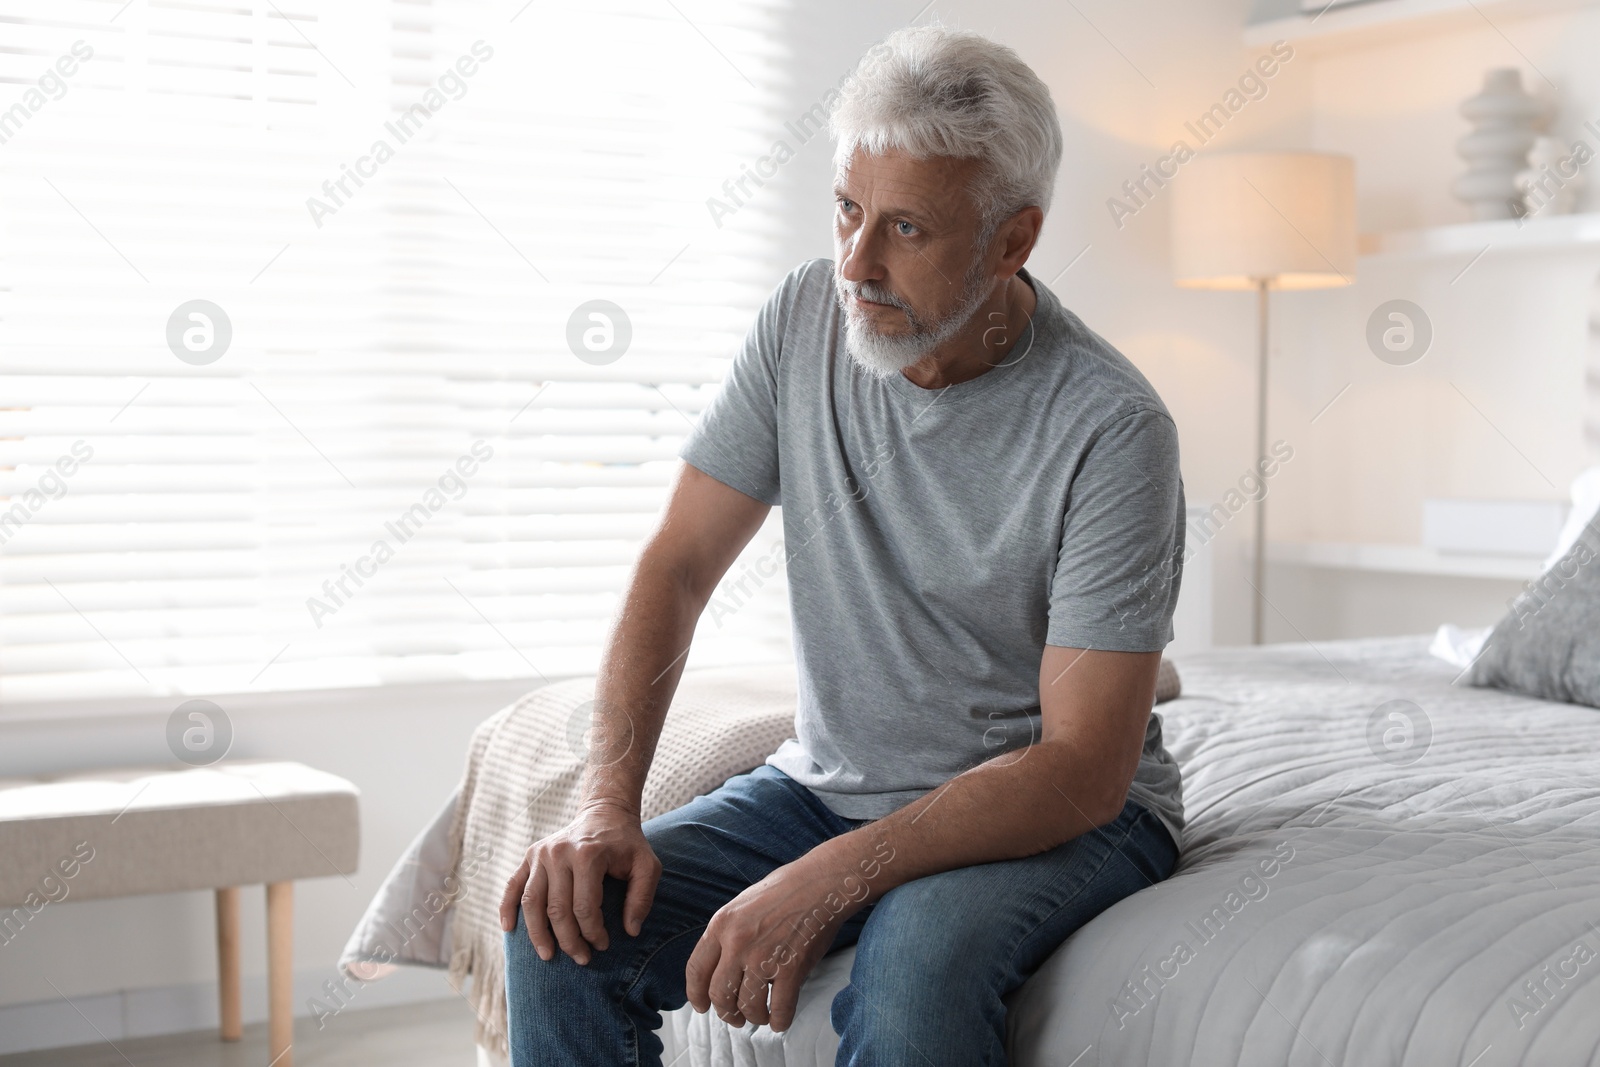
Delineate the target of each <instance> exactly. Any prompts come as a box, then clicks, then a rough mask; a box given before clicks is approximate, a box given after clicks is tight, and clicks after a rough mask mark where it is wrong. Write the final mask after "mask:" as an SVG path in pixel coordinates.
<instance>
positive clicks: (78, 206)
mask: <svg viewBox="0 0 1600 1067" xmlns="http://www.w3.org/2000/svg"><path fill="white" fill-rule="evenodd" d="M778 2H779V0H673V2H672V3H666V2H663V0H604V2H599V3H586V4H584V5H581V6H580V5H548V4H543V3H539V2H535V3H532V4H529V5H528V6H526V7H522V8H520V9H519V8H518V6H517V5H509V6H507V5H503V4H489V3H479V2H475V0H457V2H448V3H446V2H440V3H422V2H401V0H392V2H370V3H362V4H353V3H335V2H332V0H328V2H319V0H299V2H291V0H282V2H279V3H272V2H268V3H265V4H261V5H257V4H252V3H242V2H241V3H204V2H193V0H182V2H177V0H173V2H166V3H161V2H155V0H132V2H131V3H126V4H124V3H123V2H122V0H57V2H55V3H52V4H51V5H49V6H48V7H45V6H42V5H37V4H24V3H19V2H16V0H4V2H0V19H3V20H4V22H5V23H6V30H5V32H6V35H7V38H8V39H9V41H10V42H11V43H12V45H13V47H11V48H9V49H7V50H4V51H0V105H3V104H6V103H7V102H9V101H15V106H11V107H10V109H9V110H7V111H3V112H0V159H3V162H4V167H3V171H0V272H3V273H0V338H3V347H0V702H6V703H16V702H32V701H53V700H67V699H82V698H91V697H112V696H119V695H167V694H172V695H180V694H181V695H194V694H204V693H230V692H243V691H251V690H261V689H296V688H322V687H337V686H355V685H376V684H385V683H394V682H404V681H414V680H439V679H450V678H501V677H520V676H528V677H530V678H538V677H541V676H543V677H551V676H555V675H569V674H572V673H577V672H583V671H592V670H594V669H595V667H596V666H597V664H598V657H599V651H600V647H601V643H602V641H603V638H604V634H605V629H606V626H607V623H608V622H609V620H610V618H611V615H612V613H613V611H614V609H615V605H616V602H617V598H618V595H619V594H620V592H621V589H622V587H623V584H624V582H625V579H626V576H627V573H628V569H629V567H630V565H631V563H632V561H633V559H634V557H635V555H636V553H637V550H638V546H639V543H640V540H641V538H642V537H643V535H644V534H645V533H646V532H647V530H648V529H649V527H650V524H651V523H652V521H653V519H654V516H655V514H656V512H657V510H658V508H659V507H660V504H661V502H662V501H663V499H664V496H665V492H664V491H665V487H666V485H667V483H668V479H669V478H670V476H671V473H672V471H673V469H674V467H675V465H676V460H675V453H676V449H677V447H678V444H679V443H680V442H681V440H682V437H683V435H684V433H686V432H687V430H688V429H689V427H690V426H691V425H692V423H693V421H694V419H695V418H696V417H697V416H698V414H699V412H700V411H701V410H702V409H703V408H704V407H705V405H706V403H707V402H708V401H709V399H710V397H711V395H712V394H713V393H714V391H715V387H716V383H717V382H718V381H719V380H720V378H721V376H722V374H723V371H724V369H725V367H726V366H727V361H728V359H729V358H730V357H731V356H732V354H733V352H734V351H735V350H736V349H737V346H738V344H739V342H740V341H741V340H742V338H743V335H744V333H745V331H746V329H747V328H748V326H749V324H750V322H751V320H752V317H753V315H754V312H755V309H756V308H757V307H758V306H759V304H760V302H761V300H762V299H763V298H764V297H765V296H766V294H767V292H768V291H769V290H770V287H771V285H772V284H773V282H774V281H775V279H776V278H777V277H780V276H781V274H782V272H783V269H784V268H785V266H787V265H786V264H781V263H779V262H777V261H776V259H775V257H776V255H777V245H778V242H777V229H776V225H775V223H774V221H773V215H774V214H775V212H774V211H773V208H774V207H775V205H771V204H768V205H766V206H765V209H764V208H763V205H762V204H761V203H760V201H759V200H757V201H756V202H754V203H751V204H749V205H747V206H746V209H745V210H741V211H740V212H739V213H738V215H737V217H735V218H732V219H724V220H721V224H720V225H719V224H718V220H717V219H715V218H713V216H712V215H711V214H710V213H709V212H708V209H707V204H706V201H707V199H708V198H710V197H713V196H718V195H720V194H721V188H722V185H723V183H724V182H725V181H726V180H727V179H728V178H729V177H730V176H737V175H739V174H740V173H741V166H744V165H748V164H750V162H751V161H753V160H755V159H758V158H759V157H760V156H762V155H763V154H764V153H766V152H767V151H768V150H769V147H770V144H771V141H772V136H773V135H772V131H773V130H774V129H776V128H778V127H779V126H780V125H781V116H780V109H781V103H780V98H781V93H782V89H783V87H782V85H781V84H780V83H779V74H778V71H779V70H780V69H781V67H782V63H781V60H782V59H783V56H782V55H781V54H780V53H779V52H778V51H777V46H776V45H775V43H774V41H775V39H776V38H775V35H774V34H773V32H772V30H773V23H774V21H775V19H776V18H777V17H778V15H779V14H780V13H781V12H780V11H779V10H778V7H777V4H778ZM624 342H625V344H626V347H625V348H623V347H622V345H623V343H624ZM775 518H776V517H775V516H774V520H775ZM776 529H777V524H776V522H775V521H771V522H769V524H768V526H767V528H766V530H765V531H764V533H763V535H762V537H760V538H758V540H757V542H756V543H754V544H752V546H751V547H750V548H749V549H748V550H747V551H746V558H747V560H748V559H749V558H753V557H755V556H757V555H767V554H770V553H771V552H772V551H773V544H774V541H775V534H776ZM780 551H781V549H780ZM769 569H770V568H762V570H763V571H765V570H769ZM748 570H749V568H748V567H746V566H744V565H743V564H735V568H734V570H733V571H731V572H730V579H731V578H733V577H735V576H737V575H740V574H742V573H744V572H746V571H748ZM754 586H755V587H752V583H751V582H750V581H746V582H745V583H744V584H743V587H742V588H741V589H740V590H739V591H738V592H735V593H733V595H731V596H724V597H722V599H721V605H722V610H720V611H719V612H717V613H716V616H717V617H716V618H715V619H714V620H710V621H708V620H702V623H701V627H700V633H699V634H698V635H697V638H696V643H695V646H694V653H693V655H692V657H691V660H692V662H696V663H714V662H739V661H746V660H752V659H758V658H760V659H770V658H773V657H775V656H779V655H784V654H786V650H787V638H788V614H787V607H786V600H785V598H786V591H785V590H784V588H783V584H782V574H781V570H780V572H779V573H778V574H777V575H775V576H773V577H771V578H762V579H761V580H760V581H757V582H755V583H754ZM708 616H709V613H708Z"/></svg>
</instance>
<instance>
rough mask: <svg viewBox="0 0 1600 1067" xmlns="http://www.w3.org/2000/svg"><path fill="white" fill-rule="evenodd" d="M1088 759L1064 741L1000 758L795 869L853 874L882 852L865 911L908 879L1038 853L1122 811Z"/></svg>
mask: <svg viewBox="0 0 1600 1067" xmlns="http://www.w3.org/2000/svg"><path fill="white" fill-rule="evenodd" d="M1089 755H1090V754H1089V753H1086V752H1084V751H1083V750H1082V749H1081V748H1079V747H1075V746H1074V744H1073V742H1072V741H1071V740H1068V739H1061V740H1053V741H1041V742H1039V743H1037V744H1034V745H1031V746H1029V747H1028V748H1025V749H1020V750H1018V751H1016V752H1009V753H1006V754H1005V755H1003V756H999V757H996V758H995V759H992V760H988V761H986V762H984V763H982V764H979V765H978V766H977V767H974V768H972V769H970V770H968V771H965V772H963V773H961V774H959V775H957V776H955V777H954V778H952V779H950V781H948V782H946V783H945V784H944V785H942V786H940V787H939V788H937V789H934V790H931V791H930V792H928V793H926V794H925V795H923V796H921V797H919V798H917V799H916V800H914V801H912V802H911V803H910V804H907V805H906V806H905V807H903V808H901V809H900V810H898V811H896V812H894V813H892V814H890V815H888V816H885V817H884V818H882V819H879V820H877V821H876V822H871V823H868V824H867V825H865V826H863V827H861V828H859V829H856V830H852V831H850V832H849V833H847V834H841V835H840V836H838V837H835V838H833V839H832V840H830V841H827V842H825V843H823V844H822V845H819V846H817V848H815V849H813V850H812V851H811V852H810V853H809V854H808V855H807V856H806V859H805V861H803V862H813V863H817V864H819V865H822V866H824V867H830V868H834V867H836V868H837V870H838V871H840V872H841V877H843V876H848V875H854V874H855V872H857V871H860V870H865V869H867V868H866V867H864V866H863V864H864V863H870V860H871V858H872V857H873V856H874V855H877V856H880V857H881V855H883V854H884V852H885V851H886V849H885V845H887V849H891V850H892V853H891V854H892V855H893V857H894V860H893V862H890V863H885V864H882V865H881V869H875V874H874V876H873V877H870V878H863V879H861V881H863V882H864V883H865V884H866V887H867V893H866V894H865V895H864V896H860V897H859V898H857V902H858V903H860V904H863V905H865V904H868V903H871V902H872V901H874V900H876V899H877V898H878V897H880V896H882V895H883V894H885V893H887V892H888V891H889V890H891V889H893V888H894V887H895V886H897V885H901V884H903V883H905V882H909V881H912V880H913V879H916V878H922V877H925V876H927V875H930V874H937V873H939V872H940V871H947V870H953V869H954V868H957V867H967V866H970V865H972V864H975V863H991V862H994V861H996V860H1006V859H1017V858H1019V857H1022V856H1031V855H1034V854H1035V853H1039V852H1044V851H1046V850H1048V849H1051V848H1054V847H1056V846H1057V845H1059V844H1062V843H1063V842H1065V841H1069V840H1071V839H1072V838H1074V837H1077V836H1078V835H1080V834H1084V833H1087V832H1088V831H1090V830H1092V829H1094V828H1095V827H1097V826H1102V825H1104V824H1105V823H1107V822H1110V821H1111V820H1112V819H1114V818H1115V817H1116V814H1117V812H1115V811H1112V810H1111V809H1112V808H1113V807H1116V808H1118V810H1120V803H1119V802H1117V801H1116V794H1117V792H1118V783H1119V779H1120V775H1119V774H1118V771H1117V769H1116V768H1114V767H1106V766H1097V765H1096V761H1094V760H1092V759H1090V758H1089ZM1099 762H1101V763H1103V762H1104V761H1099ZM1122 791H1123V792H1124V793H1125V792H1126V786H1125V783H1124V784H1123V790H1122ZM857 877H859V876H858V875H857Z"/></svg>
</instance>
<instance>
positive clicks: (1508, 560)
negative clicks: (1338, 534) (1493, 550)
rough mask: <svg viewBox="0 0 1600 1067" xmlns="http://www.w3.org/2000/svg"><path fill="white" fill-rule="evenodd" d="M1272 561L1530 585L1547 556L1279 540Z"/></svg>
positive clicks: (1270, 552)
mask: <svg viewBox="0 0 1600 1067" xmlns="http://www.w3.org/2000/svg"><path fill="white" fill-rule="evenodd" d="M1267 559H1268V560H1269V561H1271V562H1273V563H1282V564H1289V565H1291V566H1300V567H1315V568H1319V569H1323V570H1341V571H1374V572H1378V573H1384V574H1423V575H1437V576H1443V577H1452V578H1509V579H1513V580H1516V581H1527V580H1529V579H1532V578H1537V577H1538V576H1539V573H1540V571H1539V565H1540V564H1541V563H1543V562H1544V559H1543V557H1542V556H1490V555H1468V554H1464V553H1455V552H1437V551H1435V550H1433V549H1431V548H1424V547H1422V546H1421V545H1388V544H1355V543H1351V542H1341V541H1278V542H1272V543H1269V544H1268V545H1267Z"/></svg>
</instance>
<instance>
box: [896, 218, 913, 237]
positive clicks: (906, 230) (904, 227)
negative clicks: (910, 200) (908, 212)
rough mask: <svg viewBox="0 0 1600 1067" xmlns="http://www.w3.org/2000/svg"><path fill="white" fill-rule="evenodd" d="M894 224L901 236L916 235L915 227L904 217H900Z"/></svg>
mask: <svg viewBox="0 0 1600 1067" xmlns="http://www.w3.org/2000/svg"><path fill="white" fill-rule="evenodd" d="M894 225H895V229H896V231H897V232H898V233H899V234H900V236H901V237H914V236H915V235H916V232H917V228H916V227H915V226H914V225H912V224H911V223H909V222H907V221H906V220H905V219H900V220H899V221H898V222H896V223H895V224H894Z"/></svg>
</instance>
